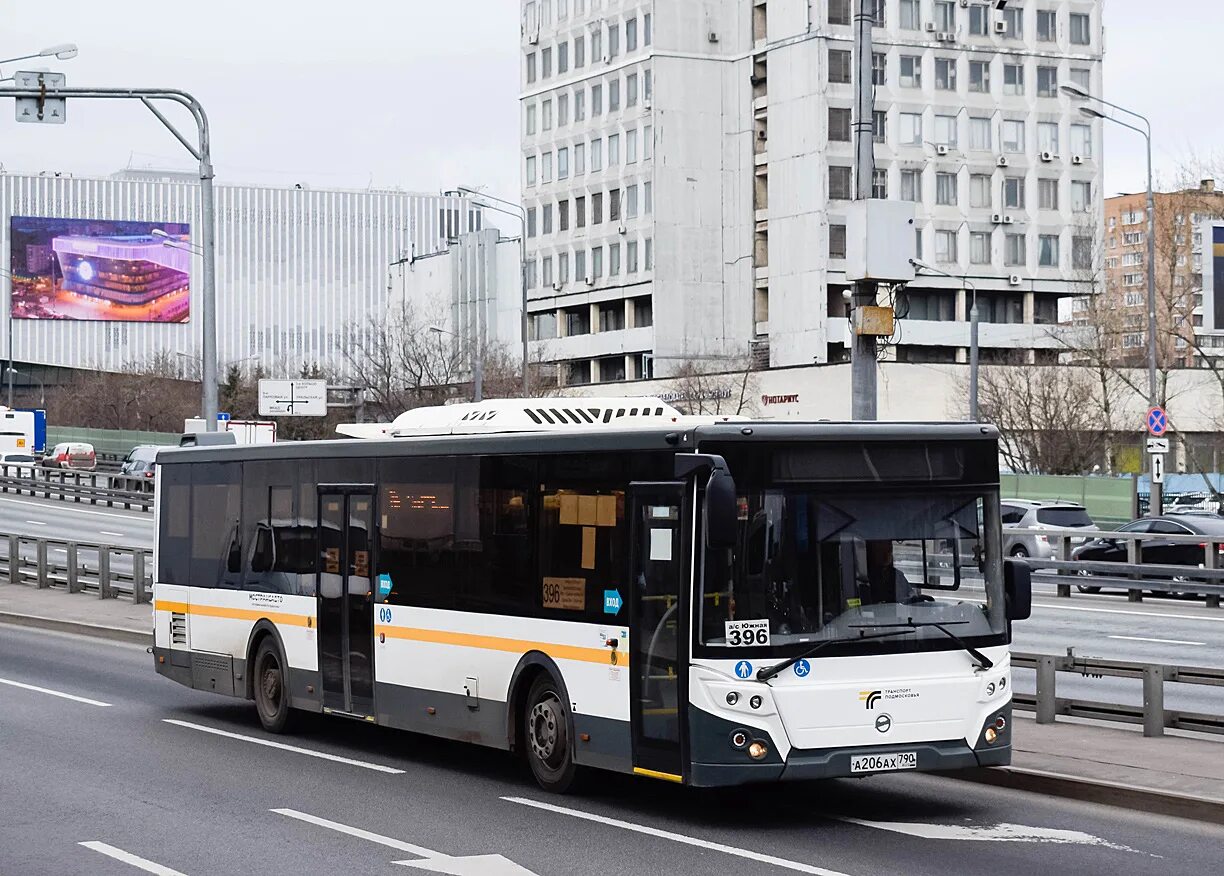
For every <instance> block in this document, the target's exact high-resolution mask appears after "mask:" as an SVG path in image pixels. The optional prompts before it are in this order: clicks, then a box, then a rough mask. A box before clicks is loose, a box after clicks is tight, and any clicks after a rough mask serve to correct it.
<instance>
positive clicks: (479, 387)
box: [429, 325, 484, 402]
mask: <svg viewBox="0 0 1224 876" xmlns="http://www.w3.org/2000/svg"><path fill="white" fill-rule="evenodd" d="M429 330H430V331H431V332H433V333H434V334H437V335H450V336H451V337H452V338H454V339H455V340H457V341H461V340H463V339H462V338H461V337H459V335H457V334H455V333H454V332H452V331H449V330H448V329H444V328H441V327H439V326H436V325H431V326H430V327H429ZM472 401H474V402H480V401H484V353H483V351H482V350H481V349H480V338H479V336H478V337H477V338H476V343H475V345H474V346H473V347H472Z"/></svg>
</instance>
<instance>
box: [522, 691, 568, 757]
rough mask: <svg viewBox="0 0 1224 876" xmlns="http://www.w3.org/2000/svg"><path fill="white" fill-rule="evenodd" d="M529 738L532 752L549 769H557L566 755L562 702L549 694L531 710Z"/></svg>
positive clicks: (528, 720)
mask: <svg viewBox="0 0 1224 876" xmlns="http://www.w3.org/2000/svg"><path fill="white" fill-rule="evenodd" d="M527 737H528V740H529V741H530V744H531V751H532V753H533V754H534V755H535V756H536V758H537V759H538V760H539V761H540V762H541V763H543V764H544V765H545V766H548V767H549V768H555V767H556V766H557V765H558V763H559V762H560V760H561V759H562V758H563V757H564V754H565V723H564V718H563V716H562V713H561V702H560V700H558V699H557V698H556V696H555V695H552V694H549V695H548V696H546V697H544V698H543V699H541V700H540V701H539V702H537V703H536V704H535V705H534V706H532V708H531V713H530V714H529V715H528V718H527Z"/></svg>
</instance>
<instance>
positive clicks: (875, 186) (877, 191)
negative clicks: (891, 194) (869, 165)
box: [871, 167, 888, 200]
mask: <svg viewBox="0 0 1224 876" xmlns="http://www.w3.org/2000/svg"><path fill="white" fill-rule="evenodd" d="M871 197H873V198H877V199H879V200H885V199H887V198H888V171H887V170H885V169H883V168H880V167H877V168H876V169H875V170H873V171H872V172H871Z"/></svg>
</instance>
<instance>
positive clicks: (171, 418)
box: [46, 351, 200, 432]
mask: <svg viewBox="0 0 1224 876" xmlns="http://www.w3.org/2000/svg"><path fill="white" fill-rule="evenodd" d="M176 374H177V366H176V364H175V356H174V354H173V353H170V352H168V351H165V352H162V353H159V354H157V355H155V356H153V357H152V358H150V359H149V360H146V361H133V362H128V363H126V364H125V365H124V366H123V368H122V369H121V370H120V371H104V370H102V369H101V368H95V369H94V370H92V371H77V372H75V373H74V375H73V376H72V378H71V379H70V380H69V381H68V382H67V383H66V384H64V385H62V386H60V387H57V388H48V390H47V393H46V396H47V398H46V401H47V404H46V407H47V417H48V419H49V420H50V421H51V422H53V423H57V424H61V425H65V426H82V427H90V428H95V429H136V430H141V431H151V432H181V431H182V430H183V421H184V420H185V419H187V418H189V417H195V416H199V412H200V384H199V383H198V382H194V381H189V380H181V379H178V378H177V377H176V376H175V375H176Z"/></svg>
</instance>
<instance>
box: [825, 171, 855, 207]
mask: <svg viewBox="0 0 1224 876" xmlns="http://www.w3.org/2000/svg"><path fill="white" fill-rule="evenodd" d="M852 196H853V192H852V191H851V184H850V168H849V167H842V166H840V165H836V164H832V165H829V198H830V199H833V200H843V201H844V200H849V199H850V198H851V197H852Z"/></svg>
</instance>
